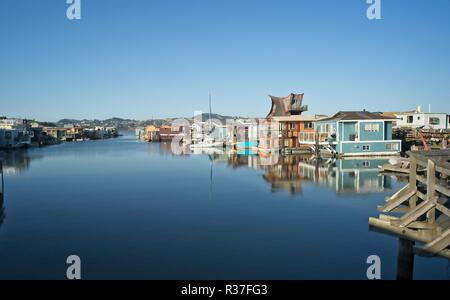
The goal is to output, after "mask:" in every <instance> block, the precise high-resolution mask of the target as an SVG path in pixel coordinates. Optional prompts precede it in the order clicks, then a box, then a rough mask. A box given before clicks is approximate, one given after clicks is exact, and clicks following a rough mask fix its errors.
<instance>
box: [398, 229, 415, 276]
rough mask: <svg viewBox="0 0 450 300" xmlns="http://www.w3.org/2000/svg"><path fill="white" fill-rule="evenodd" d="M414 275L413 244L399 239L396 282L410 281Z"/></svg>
mask: <svg viewBox="0 0 450 300" xmlns="http://www.w3.org/2000/svg"><path fill="white" fill-rule="evenodd" d="M413 274H414V242H412V241H410V240H407V239H402V238H400V239H399V247H398V258H397V280H412V279H413Z"/></svg>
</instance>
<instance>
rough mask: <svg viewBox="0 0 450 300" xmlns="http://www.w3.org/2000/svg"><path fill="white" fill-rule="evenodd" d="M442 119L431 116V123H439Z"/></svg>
mask: <svg viewBox="0 0 450 300" xmlns="http://www.w3.org/2000/svg"><path fill="white" fill-rule="evenodd" d="M440 123H441V120H440V119H439V118H433V117H430V125H439V124H440Z"/></svg>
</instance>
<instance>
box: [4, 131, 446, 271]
mask: <svg viewBox="0 0 450 300" xmlns="http://www.w3.org/2000/svg"><path fill="white" fill-rule="evenodd" d="M0 157H1V159H3V160H4V164H5V199H4V202H3V203H2V205H1V206H0V207H1V208H0V215H3V217H0V279H17V278H18V279H22V278H24V279H47V278H51V279H64V278H65V272H66V267H67V265H66V264H65V260H66V258H67V256H69V255H71V254H76V255H79V256H80V257H81V261H82V276H83V278H84V279H365V274H366V269H367V264H366V258H367V257H368V256H369V255H372V254H376V255H379V256H380V257H381V260H382V277H383V278H384V279H394V278H395V276H396V272H397V252H398V250H399V249H398V245H399V241H398V239H396V238H395V237H392V236H387V235H384V234H381V233H377V232H373V231H370V230H369V227H368V218H369V217H370V216H376V215H377V210H376V207H377V205H379V204H382V202H383V199H384V197H385V196H387V195H389V194H393V193H394V192H395V191H396V189H398V188H400V187H402V186H403V185H404V183H401V182H399V181H398V180H397V179H396V178H395V177H391V176H379V175H378V173H377V171H376V167H377V165H378V164H380V163H382V162H383V161H380V160H368V161H364V160H346V161H336V162H320V163H319V164H317V165H314V162H311V161H309V160H308V158H305V157H289V158H285V159H282V161H280V162H279V163H278V164H276V165H274V166H272V167H264V166H261V165H260V163H261V162H260V159H259V158H258V157H256V156H229V155H226V154H222V153H220V152H217V153H209V155H207V154H203V155H185V156H174V155H172V154H171V152H170V146H168V145H165V144H161V145H160V144H149V143H143V142H139V141H136V140H135V139H134V138H133V137H121V138H119V139H115V140H105V141H89V142H83V143H67V144H62V145H57V146H51V147H46V148H40V149H30V150H27V151H19V152H13V153H2V152H0ZM2 211H3V213H2ZM414 267H415V269H414V278H416V279H448V278H450V271H449V263H448V261H446V260H443V259H429V258H423V257H417V256H416V258H415V266H414Z"/></svg>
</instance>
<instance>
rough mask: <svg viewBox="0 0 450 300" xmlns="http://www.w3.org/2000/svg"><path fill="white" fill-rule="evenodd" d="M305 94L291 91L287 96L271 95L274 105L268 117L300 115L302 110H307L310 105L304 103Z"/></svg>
mask: <svg viewBox="0 0 450 300" xmlns="http://www.w3.org/2000/svg"><path fill="white" fill-rule="evenodd" d="M304 95H305V94H293V93H291V94H289V95H288V96H286V97H275V96H270V99H271V100H272V107H271V108H270V112H269V114H268V115H267V117H268V118H269V117H283V116H291V115H300V114H301V113H302V112H304V111H307V110H308V107H307V106H303V105H302V102H303V96H304Z"/></svg>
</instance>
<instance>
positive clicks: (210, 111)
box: [209, 93, 212, 130]
mask: <svg viewBox="0 0 450 300" xmlns="http://www.w3.org/2000/svg"><path fill="white" fill-rule="evenodd" d="M211 114H212V109H211V93H209V130H211Z"/></svg>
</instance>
